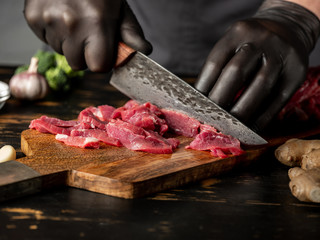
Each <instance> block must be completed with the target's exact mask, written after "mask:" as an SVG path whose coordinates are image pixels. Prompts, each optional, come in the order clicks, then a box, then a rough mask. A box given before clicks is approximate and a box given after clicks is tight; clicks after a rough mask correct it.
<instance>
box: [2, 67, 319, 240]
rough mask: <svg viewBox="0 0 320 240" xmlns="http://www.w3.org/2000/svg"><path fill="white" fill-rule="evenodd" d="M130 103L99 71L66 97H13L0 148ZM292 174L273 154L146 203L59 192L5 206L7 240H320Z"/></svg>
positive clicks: (5, 76) (314, 213)
mask: <svg viewBox="0 0 320 240" xmlns="http://www.w3.org/2000/svg"><path fill="white" fill-rule="evenodd" d="M12 73H13V68H5V67H2V68H0V80H1V81H5V82H8V81H9V78H10V77H11V75H12ZM127 100H128V99H127V98H126V97H124V96H123V95H122V94H120V93H119V92H117V91H116V90H115V89H113V88H112V87H111V86H110V85H108V81H107V75H105V74H92V73H88V74H87V75H86V77H85V79H84V80H81V81H78V82H77V85H76V87H75V88H74V90H73V91H72V92H70V93H68V94H66V95H65V96H53V95H50V96H48V97H47V98H46V99H45V100H43V101H38V102H33V103H25V102H19V101H17V100H14V99H10V100H9V101H8V102H7V103H6V105H5V106H4V108H3V109H1V110H0V134H1V135H0V147H1V146H3V145H4V144H10V145H12V146H14V147H15V148H16V149H17V157H23V156H24V155H23V153H22V152H21V150H20V133H21V131H23V130H25V129H27V128H28V125H29V123H30V121H31V120H32V119H34V118H37V117H39V116H41V115H43V114H46V115H50V116H53V117H59V118H63V119H73V118H75V117H76V116H77V115H78V113H79V111H80V110H82V109H83V108H85V107H87V106H90V105H94V106H96V105H101V104H109V105H113V106H120V105H122V104H123V103H124V102H126V101H127ZM0 167H1V166H0ZM287 170H288V168H287V167H286V166H283V165H281V164H280V163H279V162H277V160H276V159H275V158H274V156H273V149H271V150H270V151H269V152H268V153H266V154H265V155H263V156H262V157H261V158H260V159H257V161H255V162H254V163H252V164H251V165H250V166H247V167H242V168H237V169H235V170H234V171H232V172H230V173H226V174H224V175H221V176H215V177H212V178H210V179H207V180H204V181H201V182H197V183H193V184H190V185H188V186H184V187H180V188H178V189H171V190H168V191H165V192H161V193H158V194H154V195H151V196H148V197H145V198H140V199H134V200H125V199H120V198H115V197H110V196H105V195H102V194H97V193H92V192H88V191H84V190H79V189H75V188H67V187H65V188H57V189H52V190H50V191H44V192H41V193H39V194H35V195H30V196H26V197H22V198H19V199H14V200H10V201H6V202H2V203H0V240H7V239H10V240H11V239H319V238H320V205H319V204H313V203H303V202H299V201H298V200H297V199H295V198H294V197H293V196H292V195H291V193H290V190H289V187H288V183H289V179H288V175H287Z"/></svg>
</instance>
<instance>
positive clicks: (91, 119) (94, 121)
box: [78, 107, 108, 129]
mask: <svg viewBox="0 0 320 240" xmlns="http://www.w3.org/2000/svg"><path fill="white" fill-rule="evenodd" d="M92 111H95V109H94V108H92V107H89V108H86V109H84V110H82V111H81V112H80V114H79V116H78V120H79V121H81V122H85V123H87V124H90V125H91V126H92V128H100V129H106V124H107V123H108V122H105V121H101V120H100V119H99V118H98V117H97V116H95V115H94V113H93V112H92ZM96 114H97V112H96Z"/></svg>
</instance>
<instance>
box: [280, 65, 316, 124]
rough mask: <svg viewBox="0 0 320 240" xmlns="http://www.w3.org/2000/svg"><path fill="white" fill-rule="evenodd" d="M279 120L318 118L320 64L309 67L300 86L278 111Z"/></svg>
mask: <svg viewBox="0 0 320 240" xmlns="http://www.w3.org/2000/svg"><path fill="white" fill-rule="evenodd" d="M278 118H279V119H280V120H286V119H290V120H296V121H297V120H299V121H306V120H309V119H310V118H315V119H318V120H320V66H318V67H311V68H309V70H308V72H307V77H306V80H305V82H304V83H303V84H302V86H301V87H300V88H299V89H298V90H297V91H296V92H295V94H294V95H293V96H292V97H291V99H290V100H289V102H288V103H287V104H286V106H285V107H284V108H283V109H282V110H281V111H280V113H279V115H278Z"/></svg>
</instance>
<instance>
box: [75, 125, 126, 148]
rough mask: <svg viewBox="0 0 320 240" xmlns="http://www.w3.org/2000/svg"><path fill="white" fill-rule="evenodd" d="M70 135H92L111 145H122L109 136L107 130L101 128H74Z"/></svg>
mask: <svg viewBox="0 0 320 240" xmlns="http://www.w3.org/2000/svg"><path fill="white" fill-rule="evenodd" d="M70 136H82V137H93V138H96V139H98V140H99V141H101V142H104V143H106V144H108V145H111V146H116V147H120V146H122V144H121V142H120V141H119V140H118V139H115V138H112V137H109V136H108V133H107V131H105V130H102V129H75V130H72V131H71V133H70Z"/></svg>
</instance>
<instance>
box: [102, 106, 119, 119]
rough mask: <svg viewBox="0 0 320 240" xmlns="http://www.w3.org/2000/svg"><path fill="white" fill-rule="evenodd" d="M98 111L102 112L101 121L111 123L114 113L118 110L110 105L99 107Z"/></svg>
mask: <svg viewBox="0 0 320 240" xmlns="http://www.w3.org/2000/svg"><path fill="white" fill-rule="evenodd" d="M98 110H99V112H100V113H99V116H100V117H99V119H100V120H101V121H105V122H109V120H110V119H111V116H112V113H113V112H114V110H116V108H114V107H112V106H109V105H100V106H98Z"/></svg>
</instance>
